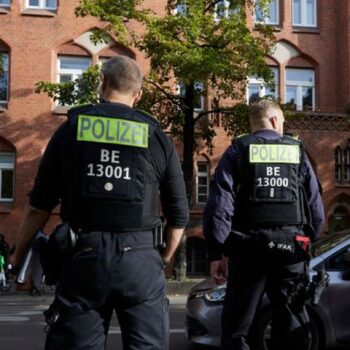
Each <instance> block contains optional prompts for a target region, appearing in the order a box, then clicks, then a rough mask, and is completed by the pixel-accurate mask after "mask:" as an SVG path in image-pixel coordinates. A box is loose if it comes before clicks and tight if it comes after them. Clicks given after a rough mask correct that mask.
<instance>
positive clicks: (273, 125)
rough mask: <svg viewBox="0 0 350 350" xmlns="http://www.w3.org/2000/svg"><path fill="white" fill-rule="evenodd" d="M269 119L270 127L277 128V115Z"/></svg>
mask: <svg viewBox="0 0 350 350" xmlns="http://www.w3.org/2000/svg"><path fill="white" fill-rule="evenodd" d="M269 121H270V123H271V125H272V127H273V128H274V129H277V127H278V125H277V117H276V116H273V117H270V118H269Z"/></svg>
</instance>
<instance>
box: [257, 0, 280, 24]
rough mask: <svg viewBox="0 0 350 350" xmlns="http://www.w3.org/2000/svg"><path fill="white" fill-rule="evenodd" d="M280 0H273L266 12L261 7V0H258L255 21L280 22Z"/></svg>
mask: <svg viewBox="0 0 350 350" xmlns="http://www.w3.org/2000/svg"><path fill="white" fill-rule="evenodd" d="M278 4H279V0H271V2H270V3H269V6H268V8H267V11H266V12H263V11H262V9H261V7H260V0H257V1H256V7H255V22H257V23H265V24H279V6H278Z"/></svg>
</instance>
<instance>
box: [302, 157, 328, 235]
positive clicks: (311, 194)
mask: <svg viewBox="0 0 350 350" xmlns="http://www.w3.org/2000/svg"><path fill="white" fill-rule="evenodd" d="M305 164H306V176H305V184H304V187H305V192H306V195H307V199H308V204H309V208H310V213H311V220H312V226H313V229H314V231H315V233H314V237H310V238H311V239H312V240H315V239H317V238H319V237H320V236H321V234H322V230H323V226H324V223H325V215H324V206H323V201H322V195H321V189H320V185H319V182H318V181H317V178H316V175H315V172H314V170H313V169H312V166H311V164H310V161H309V159H308V157H307V155H306V154H305Z"/></svg>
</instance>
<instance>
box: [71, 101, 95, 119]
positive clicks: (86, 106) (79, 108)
mask: <svg viewBox="0 0 350 350" xmlns="http://www.w3.org/2000/svg"><path fill="white" fill-rule="evenodd" d="M93 107H94V105H93V104H91V103H88V104H83V105H78V106H75V107H72V108H70V109H69V110H68V112H67V117H68V118H71V117H73V116H74V115H77V114H80V113H85V112H87V111H88V110H90V109H91V108H93Z"/></svg>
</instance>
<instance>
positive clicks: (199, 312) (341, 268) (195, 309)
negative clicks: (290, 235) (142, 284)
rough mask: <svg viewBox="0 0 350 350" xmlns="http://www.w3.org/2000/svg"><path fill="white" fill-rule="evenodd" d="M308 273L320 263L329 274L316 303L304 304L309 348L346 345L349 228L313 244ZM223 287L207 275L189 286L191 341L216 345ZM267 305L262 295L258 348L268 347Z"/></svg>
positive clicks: (349, 326)
mask: <svg viewBox="0 0 350 350" xmlns="http://www.w3.org/2000/svg"><path fill="white" fill-rule="evenodd" d="M313 255H314V257H313V259H312V260H311V262H310V271H311V275H315V274H316V271H318V270H320V269H321V268H322V266H324V267H325V269H326V271H327V272H328V274H329V283H328V287H327V288H326V289H325V291H324V292H323V294H322V296H321V298H320V301H319V303H318V304H317V305H316V306H312V305H311V304H308V305H307V307H308V310H309V315H310V318H311V331H312V347H311V349H310V350H318V349H321V348H322V347H323V346H335V345H340V344H344V343H345V344H350V230H348V231H343V232H340V233H337V234H334V235H332V236H331V237H329V238H327V239H323V240H321V241H319V242H317V243H316V245H315V247H314V254H313ZM225 293H226V286H225V285H222V286H218V285H216V284H215V282H214V281H213V280H212V279H211V278H208V279H206V280H204V281H203V282H201V283H199V284H198V285H196V286H195V287H194V288H192V289H191V291H190V292H189V295H188V298H187V306H186V309H187V310H186V312H187V319H186V329H187V337H188V339H189V340H190V341H191V342H193V343H195V344H202V345H210V346H219V345H220V334H221V310H222V304H223V299H224V297H225ZM271 313H272V311H271V307H270V305H269V302H268V299H267V297H266V296H264V298H263V301H262V303H261V306H260V308H259V311H258V313H257V315H256V319H255V322H254V325H253V332H254V336H255V337H254V338H255V339H256V342H257V344H256V345H257V348H258V349H259V350H268V349H269V340H270V322H271Z"/></svg>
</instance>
